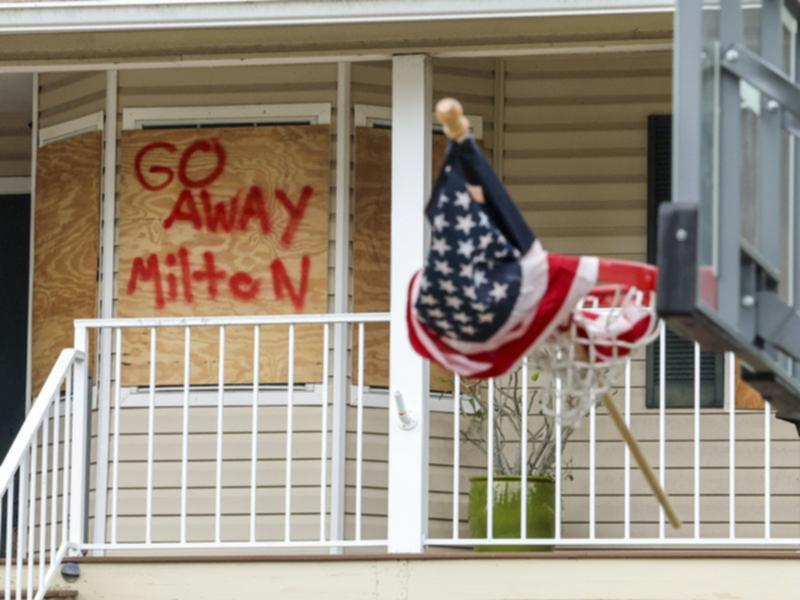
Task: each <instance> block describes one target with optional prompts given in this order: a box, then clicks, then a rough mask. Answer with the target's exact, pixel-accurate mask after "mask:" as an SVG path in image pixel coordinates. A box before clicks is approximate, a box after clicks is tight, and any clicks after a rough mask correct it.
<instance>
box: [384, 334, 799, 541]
mask: <svg viewBox="0 0 800 600" xmlns="http://www.w3.org/2000/svg"><path fill="white" fill-rule="evenodd" d="M665 339H666V335H665V332H664V328H663V324H662V328H661V331H660V334H659V339H658V340H657V341H656V342H655V343H656V344H659V345H660V348H659V350H660V352H659V360H660V365H659V366H660V368H659V378H658V379H657V380H656V382H655V384H656V385H657V386H658V390H659V394H658V397H659V398H666V397H668V392H669V385H668V383H667V381H666V371H667V369H666V366H667V361H669V359H670V357H669V355H668V353H667V348H666V343H665ZM700 356H701V352H700V347H699V346H698V345H697V344H695V346H694V359H693V363H694V364H693V373H694V379H693V399H692V406H691V408H683V409H676V408H667V407H666V406H665V403H664V402H663V401H660V402H658V407H657V408H652V409H651V408H646V407H645V402H644V399H643V396H644V393H645V386H644V385H643V382H639V383H638V385H636V384H634V382H633V381H632V377H633V376H632V373H633V371H634V370H635V369H638V371H639V373H640V376H641V374H642V373H644V371H645V360H644V359H645V356H644V353H643V352H642V353H640V356H638V357H637V356H634V357H633V358H632V359H629V360H628V361H627V363H626V365H625V369H624V375H623V380H622V381H621V382H620V386H619V388H618V389H617V390H616V401H617V402H618V403H620V404H622V405H623V414H624V417H625V421H626V423H627V424H628V426H629V427H630V428H631V429H632V431H633V433H634V435H636V436H637V437H639V440H640V442H643V444H642V445H643V447H644V449H645V451H646V453H647V454H648V456H649V460H650V462H651V464H652V465H653V466H654V467H655V468H656V469H657V473H658V477H659V481H660V483H661V485H662V487H663V488H665V489H666V491H667V493H668V494H670V496H671V498H672V502H673V504H674V505H675V507H676V509H677V511H678V513H679V516H680V517H681V519H682V521H683V526H682V527H681V528H680V529H679V530H677V531H676V530H672V529H671V528H670V527H669V525H668V524H666V523H665V515H664V511H663V510H662V509H660V508H659V507H658V505H657V503H656V501H655V499H654V498H653V497H652V496H651V495H650V493H649V491H648V490H647V488H646V486H645V485H644V484H643V478H642V477H641V475H640V474H639V473H636V472H635V470H636V469H635V468H632V466H631V456H630V452H629V450H628V448H627V446H625V445H624V444H623V443H622V441H621V440H620V438H619V436H618V434H617V432H616V431H615V430H614V428H613V427H611V426H610V425H609V423H610V420H609V419H608V416H607V415H605V414H602V413H601V410H602V408H601V407H597V408H594V409H592V410H591V412H590V413H589V415H588V416H587V417H586V419H585V420H584V421H583V423H582V424H581V425H580V427H579V428H578V429H577V430H576V431H574V432H573V434H572V438H571V439H570V441H569V442H568V443H565V441H563V436H562V428H561V424H560V422H559V420H558V419H551V420H550V423H551V424H552V427H553V428H554V429H555V432H554V435H553V446H554V451H555V460H554V467H553V480H554V487H555V494H554V495H555V499H554V506H555V507H556V509H555V522H554V526H553V535H551V536H544V537H528V535H527V532H526V527H525V519H526V512H525V511H522V510H520V512H519V514H520V515H521V520H522V523H521V527H520V528H519V530H518V532H519V533H518V534H515V535H514V536H511V537H495V536H493V535H492V532H493V531H494V526H493V518H494V514H493V513H494V507H493V504H494V503H493V502H492V496H491V495H489V494H487V497H486V506H485V508H484V511H485V518H486V521H487V525H486V526H485V531H486V532H488V533H487V534H486V535H485V536H481V537H474V536H472V535H470V533H469V528H468V526H467V515H466V513H467V510H468V509H467V498H466V494H467V492H468V487H469V478H470V477H475V476H483V477H485V479H486V480H487V482H488V483H487V487H488V489H492V488H493V485H492V484H493V478H494V477H495V474H496V471H497V469H496V468H495V465H494V460H495V457H496V452H495V453H489V454H488V456H487V455H486V454H485V453H484V454H480V455H478V456H476V455H475V453H474V451H473V453H472V455H471V457H469V459H467V460H465V459H464V454H465V451H466V450H468V447H467V446H465V443H464V441H463V440H462V441H461V443H452V444H450V446H451V452H452V455H451V461H450V462H451V465H452V467H450V469H449V470H450V473H451V476H452V483H451V484H450V488H449V490H447V491H446V492H439V493H438V496H439V498H438V500H439V502H438V504H439V505H440V509H439V510H438V511H437V512H438V514H437V519H436V521H435V522H432V524H431V527H430V528H429V529H430V530H432V529H435V530H436V532H437V533H438V534H435V533H432V532H431V531H429V536H428V537H427V538H426V541H425V543H426V544H427V545H428V546H449V547H472V546H483V547H492V546H513V545H520V546H532V545H541V546H561V547H576V546H577V547H601V546H604V547H647V546H649V547H664V546H672V547H675V546H681V547H697V546H703V547H731V546H749V547H756V546H798V545H800V505H798V504H797V502H796V497H797V493H799V492H800V476H799V474H800V452H798V448H800V440H798V439H797V435H798V432H797V431H796V430H795V427H794V426H793V425H791V424H789V423H785V422H782V421H777V420H776V419H775V417H774V415H773V413H772V411H771V408H770V405H769V404H768V403H767V404H766V405H765V406H764V407H763V409H737V406H736V405H737V392H736V386H737V384H736V376H735V369H736V368H737V367H736V362H735V357H734V355H733V354H731V353H728V354H726V355H725V361H724V362H725V369H724V373H725V383H724V406H723V407H719V408H702V407H701V385H700V383H701V378H700V377H701V376H700ZM518 368H519V369H520V371H521V381H522V382H523V383H522V390H521V393H522V395H523V396H524V399H523V400H522V402H521V404H522V414H524V415H525V416H524V417H521V420H522V426H521V427H520V432H519V433H518V434H517V435H516V437H515V435H514V432H513V431H512V432H510V433H511V435H510V436H507V437H506V439H505V441H504V443H505V444H506V446H507V451H509V452H510V453H511V454H513V453H517V455H518V456H521V459H520V464H521V465H522V470H521V473H522V476H523V477H525V476H526V475H529V474H530V473H526V466H527V458H528V457H529V454H528V453H529V452H531V448H532V446H533V440H528V439H526V437H527V436H528V431H529V429H530V428H529V427H528V423H527V422H528V421H529V420H532V419H537V418H538V419H539V421H540V422H542V420H543V419H544V417H542V416H541V415H538V416H534V415H532V414H530V413H531V412H533V411H531V410H530V409H531V406H530V405H531V404H532V401H531V400H529V397H530V396H531V393H532V391H531V390H528V384H529V382H530V377H529V369H528V365H527V361H525V362H523V364H522V365H521V366H520V367H518ZM530 385H531V387H533V386H534V384H533V383H531V384H530ZM497 386H498V383H497V382H496V381H495V380H489V381H488V383H487V384H486V388H485V390H484V392H483V393H484V398H483V401H484V407H485V408H486V411H487V416H486V428H485V429H484V430H483V431H484V435H485V436H486V437H487V438H488V444H489V446H490V447H491V445H492V436H493V435H494V434H495V432H494V431H493V419H494V418H495V416H496V414H497V409H496V406H495V405H496V400H495V395H496V388H497ZM460 388H461V385H460V382H459V380H458V378H457V377H456V378H455V383H454V389H455V390H457V393H456V394H454V395H453V397H452V402H453V414H454V419H453V422H452V427H453V433H452V435H451V439H458V438H459V437H461V436H462V434H463V422H464V420H465V419H467V418H468V417H466V416H463V412H464V399H463V398H461V397H459V393H458V391H460ZM462 395H463V393H462ZM634 396H638V398H637V401H636V402H634V399H633V398H634ZM558 403H559V399H558V397H557V398H556V406H555V407H551V408H554V409H555V412H556V413H558V412H559V411H561V410H562V408H561V407H560V406H559V405H558ZM634 404H635V405H636V407H635V408H634ZM459 406H460V407H461V410H460V411H458V410H456V407H459ZM459 413H461V414H462V416H461V417H460V418H459ZM601 419H603V421H602V422H601ZM459 421H461V423H459ZM602 425H605V426H604V427H603V433H602V435H601V426H602ZM773 428H774V429H775V430H776V431H779V433H778V434H777V435H776V433H775V432H774V431H773ZM520 436H521V437H520ZM565 446H569V448H565ZM509 449H510V450H509ZM776 457H777V460H776ZM390 459H391V458H390ZM567 462H570V463H571V464H570V465H569V466H567V465H566V463H567ZM776 463H777V464H776ZM444 470H445V471H447V470H448V469H447V468H445V469H444ZM776 484H777V485H776ZM439 487H440V488H441V487H442V486H439ZM774 487H777V488H779V492H778V493H774V492H773V488H774ZM498 493H500V492H499V491H495V494H498ZM519 502H520V507H521V506H524V505H525V502H526V488H525V487H523V488H522V492H521V493H520V495H519ZM444 507H446V508H444ZM518 510H519V509H518ZM776 513H777V514H776Z"/></svg>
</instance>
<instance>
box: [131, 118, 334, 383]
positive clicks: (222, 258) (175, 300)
mask: <svg viewBox="0 0 800 600" xmlns="http://www.w3.org/2000/svg"><path fill="white" fill-rule="evenodd" d="M121 149H122V157H121V160H122V164H121V167H120V180H119V200H118V206H119V208H118V213H119V225H118V231H119V242H118V243H119V276H118V290H117V296H118V306H117V313H118V315H119V316H124V317H142V316H164V317H167V316H173V317H175V316H189V315H257V314H261V315H266V314H270V315H274V314H288V313H303V312H305V313H323V312H327V297H328V285H327V281H328V215H329V197H330V194H329V185H330V184H329V181H330V178H329V168H330V130H329V127H328V126H304V125H297V126H276V127H247V128H202V129H166V130H165V129H160V130H145V131H126V132H124V133H123V136H122V140H121ZM183 335H184V334H183V331H182V330H181V331H175V330H173V331H167V332H164V333H163V334H162V333H159V336H158V345H157V349H158V364H157V383H158V384H159V385H174V384H177V383H180V382H181V381H182V380H183V352H184V337H183ZM225 337H226V341H225V344H226V345H225V351H226V352H225V354H226V361H225V381H226V382H227V383H245V382H249V381H252V376H253V365H252V355H253V347H252V344H253V330H252V328H242V327H229V328H227V329H226V331H225ZM287 338H288V328H287V327H283V326H281V327H274V326H273V327H265V328H264V329H263V331H262V334H261V365H260V381H261V382H263V383H281V382H286V381H287V372H288V352H287V350H288V339H287ZM218 340H219V332H218V331H217V330H216V329H213V330H212V329H209V330H202V329H200V330H198V331H195V332H193V333H192V340H191V345H192V373H191V381H192V383H193V384H207V383H216V382H217V380H218V356H219V342H218ZM148 344H149V335H148V332H131V333H130V334H129V335H127V336H126V337H125V339H124V340H123V367H124V368H123V383H124V384H125V385H142V384H145V383H147V381H148V370H149V363H148V356H149V352H148ZM294 346H295V353H296V355H295V361H294V368H295V371H294V379H295V381H296V382H319V381H320V379H321V364H322V356H323V349H322V328H321V327H320V326H313V327H312V326H302V327H297V330H296V334H295V344H294Z"/></svg>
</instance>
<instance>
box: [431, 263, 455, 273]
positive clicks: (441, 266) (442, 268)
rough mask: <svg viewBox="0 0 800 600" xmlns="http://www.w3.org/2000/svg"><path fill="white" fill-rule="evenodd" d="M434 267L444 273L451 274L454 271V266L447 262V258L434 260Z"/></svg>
mask: <svg viewBox="0 0 800 600" xmlns="http://www.w3.org/2000/svg"><path fill="white" fill-rule="evenodd" d="M433 268H434V269H435V270H436V271H437V272H438V273H441V274H442V275H450V273H452V272H453V268H452V267H451V266H450V265H449V264H447V261H446V260H434V261H433Z"/></svg>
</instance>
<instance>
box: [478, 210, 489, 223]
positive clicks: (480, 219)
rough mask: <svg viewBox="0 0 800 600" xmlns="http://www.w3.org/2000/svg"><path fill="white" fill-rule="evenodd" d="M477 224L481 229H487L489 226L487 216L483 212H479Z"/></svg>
mask: <svg viewBox="0 0 800 600" xmlns="http://www.w3.org/2000/svg"><path fill="white" fill-rule="evenodd" d="M478 224H479V225H480V226H481V227H488V226H489V215H487V214H486V213H485V212H483V211H481V212H480V217H478Z"/></svg>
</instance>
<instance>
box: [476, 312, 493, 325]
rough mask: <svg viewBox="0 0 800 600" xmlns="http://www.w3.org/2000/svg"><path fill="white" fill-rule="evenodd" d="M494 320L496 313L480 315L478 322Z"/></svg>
mask: <svg viewBox="0 0 800 600" xmlns="http://www.w3.org/2000/svg"><path fill="white" fill-rule="evenodd" d="M492 321H494V313H483V314H482V315H478V323H491V322H492Z"/></svg>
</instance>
